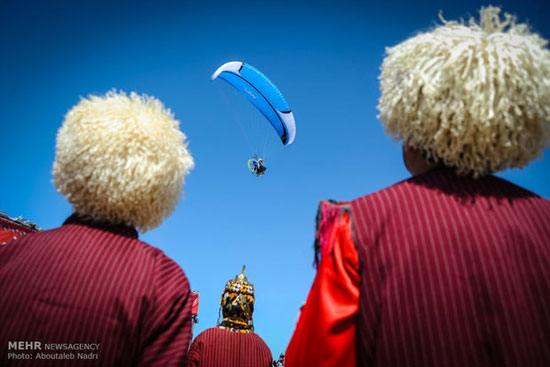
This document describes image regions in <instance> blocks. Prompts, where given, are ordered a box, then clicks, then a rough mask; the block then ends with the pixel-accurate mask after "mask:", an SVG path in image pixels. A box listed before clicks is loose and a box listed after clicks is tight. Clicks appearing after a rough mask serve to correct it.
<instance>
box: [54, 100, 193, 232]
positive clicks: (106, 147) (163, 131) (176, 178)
mask: <svg viewBox="0 0 550 367" xmlns="http://www.w3.org/2000/svg"><path fill="white" fill-rule="evenodd" d="M193 165H194V163H193V158H192V156H191V155H190V153H189V152H188V151H187V143H186V142H185V135H184V134H183V133H182V132H181V131H180V129H179V122H178V121H177V120H175V119H174V116H173V114H172V113H171V112H170V110H168V109H166V108H165V107H164V105H163V104H162V102H160V101H159V100H157V99H155V98H153V97H148V96H146V95H143V96H139V95H137V94H135V93H131V94H130V95H129V96H127V95H126V94H125V93H124V92H119V93H117V92H115V91H111V92H109V93H107V94H106V95H105V96H89V98H88V99H86V98H82V99H81V101H80V102H79V103H78V104H77V105H76V106H74V107H73V108H72V109H71V110H70V111H69V112H68V113H67V115H66V116H65V121H64V122H63V125H62V126H61V128H60V129H59V131H58V133H57V146H56V156H55V162H54V164H53V176H54V179H53V182H54V184H55V187H56V188H57V190H58V191H59V192H60V193H62V194H63V195H64V196H65V197H66V198H67V200H68V201H69V202H70V203H71V204H72V205H73V208H74V210H75V211H76V212H77V213H79V214H81V215H85V216H89V217H92V218H94V219H98V220H108V221H111V222H114V223H125V224H127V225H131V226H135V227H137V228H139V229H140V230H141V231H142V232H145V231H147V230H149V229H152V228H155V227H157V226H158V225H160V223H161V222H162V220H163V219H164V218H166V217H167V216H168V215H170V214H171V213H172V212H173V210H174V208H175V206H176V204H177V202H178V200H179V198H180V196H182V193H183V191H182V185H183V182H184V177H185V175H186V174H187V173H188V171H189V170H190V169H191V168H193Z"/></svg>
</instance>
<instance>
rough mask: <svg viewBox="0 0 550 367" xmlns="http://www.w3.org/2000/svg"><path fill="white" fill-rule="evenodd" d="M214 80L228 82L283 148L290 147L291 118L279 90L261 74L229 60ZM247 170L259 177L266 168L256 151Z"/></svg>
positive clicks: (293, 128)
mask: <svg viewBox="0 0 550 367" xmlns="http://www.w3.org/2000/svg"><path fill="white" fill-rule="evenodd" d="M217 78H220V79H223V80H225V81H226V82H227V83H229V84H230V85H231V86H232V87H233V88H235V89H236V90H237V91H238V92H240V94H242V95H244V96H245V97H246V98H247V99H248V100H249V101H250V102H251V103H252V104H253V105H254V106H255V107H256V108H257V109H258V110H259V111H260V112H261V113H262V115H263V116H264V117H265V118H266V119H267V121H268V122H269V124H271V126H272V127H273V129H274V130H275V132H276V133H277V135H278V136H279V138H280V140H281V142H282V143H283V146H286V145H289V144H292V142H293V141H294V138H295V137H296V124H295V121H294V115H293V114H292V111H291V110H290V106H289V105H288V103H287V102H286V100H285V98H284V97H283V95H282V94H281V92H280V91H279V89H277V87H276V86H275V84H273V82H271V80H269V79H268V78H267V77H266V76H265V75H264V74H263V73H262V72H261V71H259V70H258V69H256V68H255V67H253V66H251V65H248V64H245V63H244V62H240V61H232V62H228V63H225V64H223V65H222V66H220V67H219V68H218V70H216V72H215V73H214V74H212V77H211V79H212V80H215V79H217ZM248 169H249V170H250V172H252V174H255V175H256V176H257V177H260V176H262V175H263V174H264V173H265V171H266V169H267V168H266V167H265V162H264V160H263V158H258V155H257V153H256V152H255V154H254V157H253V158H251V159H249V160H248Z"/></svg>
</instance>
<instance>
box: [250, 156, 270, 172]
mask: <svg viewBox="0 0 550 367" xmlns="http://www.w3.org/2000/svg"><path fill="white" fill-rule="evenodd" d="M248 169H249V170H250V172H252V173H253V174H255V175H256V177H260V176H261V175H263V174H264V173H265V171H266V170H267V168H266V167H265V166H264V160H263V159H262V158H258V155H256V154H254V157H253V158H250V159H249V160H248Z"/></svg>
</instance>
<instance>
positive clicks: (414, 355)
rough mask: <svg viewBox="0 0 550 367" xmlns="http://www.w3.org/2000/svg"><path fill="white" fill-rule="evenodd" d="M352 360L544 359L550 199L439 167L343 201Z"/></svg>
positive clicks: (549, 315) (540, 362) (549, 318)
mask: <svg viewBox="0 0 550 367" xmlns="http://www.w3.org/2000/svg"><path fill="white" fill-rule="evenodd" d="M351 211H352V218H353V228H354V235H355V239H356V247H357V250H358V252H359V258H360V269H361V286H360V288H361V300H360V308H359V314H358V330H357V348H358V353H357V356H358V365H359V366H550V349H549V345H550V344H549V341H550V288H549V285H550V202H549V201H548V200H546V199H544V198H541V197H538V196H536V195H534V194H532V193H530V192H528V191H527V190H524V189H522V188H520V187H518V186H515V185H513V184H511V183H510V182H507V181H505V180H502V179H499V178H497V177H493V176H487V177H483V178H480V179H478V180H474V179H471V178H468V177H457V176H456V175H454V174H453V172H452V171H447V170H442V171H435V172H431V173H429V174H426V175H423V176H419V177H415V178H412V179H409V180H406V181H404V182H401V183H399V184H396V185H393V186H391V187H388V188H386V189H384V190H382V191H379V192H377V193H374V194H371V195H367V196H365V197H362V198H360V199H357V200H354V201H353V202H352V203H351Z"/></svg>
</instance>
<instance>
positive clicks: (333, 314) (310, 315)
mask: <svg viewBox="0 0 550 367" xmlns="http://www.w3.org/2000/svg"><path fill="white" fill-rule="evenodd" d="M320 213H321V218H320V222H319V229H318V232H317V239H318V240H319V241H320V251H321V261H320V263H319V267H318V269H317V275H316V277H315V280H314V282H313V286H312V288H311V290H310V293H309V296H308V298H307V302H306V304H305V306H304V307H303V309H302V313H301V315H300V319H299V320H298V324H297V326H296V330H295V332H294V335H293V337H292V339H291V341H290V344H289V346H288V349H287V351H286V356H285V359H286V360H285V366H287V367H302V366H317V367H323V366H327V367H329V366H330V367H334V366H338V367H348V366H350V367H351V366H355V363H356V353H355V330H356V316H357V311H358V308H359V282H360V279H359V273H358V267H359V260H358V256H357V251H356V249H355V247H354V244H353V235H352V231H351V220H350V216H349V211H348V210H347V209H346V207H345V205H342V204H331V203H329V202H323V203H321V207H320Z"/></svg>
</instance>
